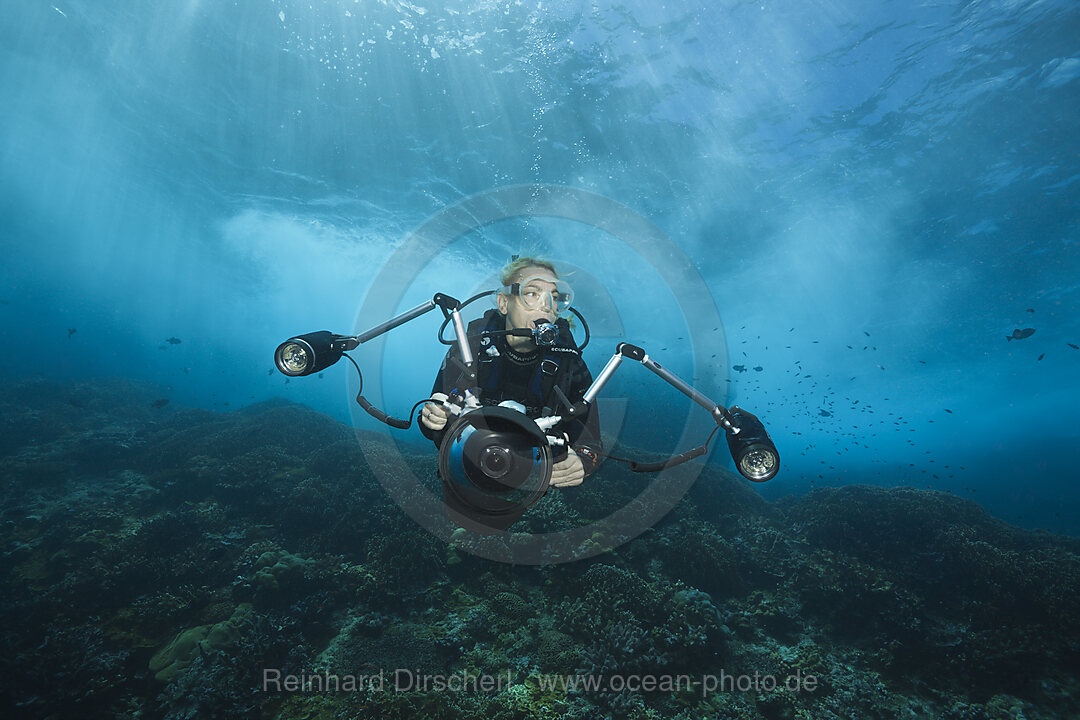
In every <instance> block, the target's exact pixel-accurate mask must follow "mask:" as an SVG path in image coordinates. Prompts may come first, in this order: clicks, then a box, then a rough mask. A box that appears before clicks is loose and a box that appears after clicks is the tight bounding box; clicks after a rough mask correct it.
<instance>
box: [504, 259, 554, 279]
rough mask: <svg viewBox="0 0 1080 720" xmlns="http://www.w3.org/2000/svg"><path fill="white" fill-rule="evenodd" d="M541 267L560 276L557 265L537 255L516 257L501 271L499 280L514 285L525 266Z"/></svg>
mask: <svg viewBox="0 0 1080 720" xmlns="http://www.w3.org/2000/svg"><path fill="white" fill-rule="evenodd" d="M530 267H539V268H544V269H545V270H547V271H549V272H550V273H551V274H552V275H553V276H554V277H556V278H558V277H559V273H558V271H556V270H555V266H554V265H552V264H551V263H550V262H548V261H547V260H543V259H541V258H535V257H516V256H515V257H514V258H513V259H512V260H511V261H510V262H509V263H508V264H507V265H506V267H504V268H503V269H502V272H501V273H499V282H501V283H502V284H503V285H504V286H506V285H513V284H514V281H515V280H521V278H520V277H519V275H520V274H521V271H522V270H524V269H525V268H530Z"/></svg>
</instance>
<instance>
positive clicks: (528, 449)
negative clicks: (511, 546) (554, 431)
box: [439, 406, 552, 533]
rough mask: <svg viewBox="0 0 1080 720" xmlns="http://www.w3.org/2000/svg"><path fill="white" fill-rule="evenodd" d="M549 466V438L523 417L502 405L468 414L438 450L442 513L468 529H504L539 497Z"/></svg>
mask: <svg viewBox="0 0 1080 720" xmlns="http://www.w3.org/2000/svg"><path fill="white" fill-rule="evenodd" d="M551 466H552V452H551V446H550V445H549V443H548V437H547V436H546V435H545V434H544V432H543V431H542V430H541V429H540V427H539V426H538V425H537V424H536V423H535V422H534V421H533V420H532V419H531V418H529V417H528V416H527V415H525V414H524V413H522V412H519V411H517V410H515V409H512V408H510V407H503V406H489V407H482V408H478V409H476V410H472V411H471V412H467V413H465V414H463V415H462V416H461V417H460V418H459V419H458V420H457V421H456V423H455V424H454V425H453V426H452V427H451V429H450V431H449V433H448V434H447V435H446V437H445V438H444V439H443V443H442V446H441V448H440V450H439V477H441V478H442V481H443V500H444V502H445V504H446V509H447V512H448V514H450V516H451V519H452V520H454V521H455V522H456V523H457V524H458V525H459V526H461V527H464V528H466V529H467V530H472V531H474V532H479V533H491V532H493V531H500V530H505V529H506V528H508V527H510V525H512V524H513V523H514V522H515V521H516V520H517V519H518V518H520V517H521V515H522V514H523V513H524V512H525V511H526V510H528V509H529V508H530V507H532V505H533V504H534V503H536V501H537V500H539V499H540V498H541V497H543V495H544V493H545V492H546V491H547V487H548V482H549V479H550V477H551Z"/></svg>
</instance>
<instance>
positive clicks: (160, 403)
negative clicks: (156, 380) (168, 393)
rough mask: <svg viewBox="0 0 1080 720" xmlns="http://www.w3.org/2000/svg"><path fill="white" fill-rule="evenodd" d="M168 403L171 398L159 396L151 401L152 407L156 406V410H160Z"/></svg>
mask: <svg viewBox="0 0 1080 720" xmlns="http://www.w3.org/2000/svg"><path fill="white" fill-rule="evenodd" d="M168 404H169V398H158V399H157V400H155V401H154V402H152V403H150V407H152V408H154V409H155V410H160V409H161V408H163V407H165V406H166V405H168Z"/></svg>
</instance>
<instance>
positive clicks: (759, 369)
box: [754, 365, 765, 372]
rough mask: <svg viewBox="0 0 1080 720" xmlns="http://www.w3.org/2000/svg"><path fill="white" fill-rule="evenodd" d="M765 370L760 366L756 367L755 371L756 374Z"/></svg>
mask: <svg viewBox="0 0 1080 720" xmlns="http://www.w3.org/2000/svg"><path fill="white" fill-rule="evenodd" d="M764 369H765V368H763V367H761V366H760V365H755V366H754V370H755V371H756V372H761V371H762V370H764Z"/></svg>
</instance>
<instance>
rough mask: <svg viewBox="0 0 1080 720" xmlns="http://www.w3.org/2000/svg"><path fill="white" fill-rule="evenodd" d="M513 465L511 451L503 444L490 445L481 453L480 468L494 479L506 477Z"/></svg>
mask: <svg viewBox="0 0 1080 720" xmlns="http://www.w3.org/2000/svg"><path fill="white" fill-rule="evenodd" d="M512 465H513V458H511V457H510V451H509V450H507V449H506V448H505V447H502V446H501V445H489V446H488V447H486V448H484V450H483V452H481V453H480V469H481V470H483V471H484V475H486V476H488V477H489V478H491V479H492V480H498V479H500V478H502V477H505V476H506V474H507V473H508V472H510V467H511V466H512Z"/></svg>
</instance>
